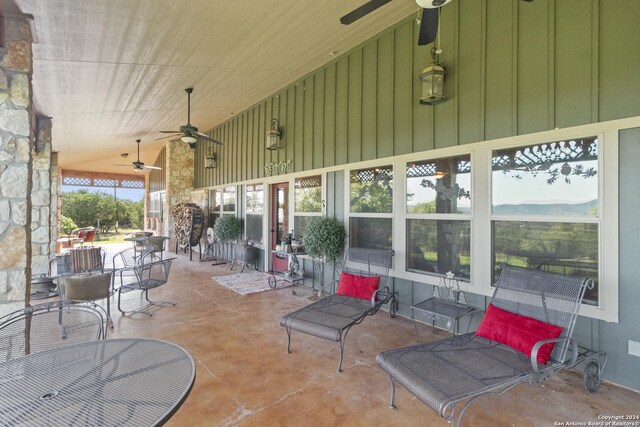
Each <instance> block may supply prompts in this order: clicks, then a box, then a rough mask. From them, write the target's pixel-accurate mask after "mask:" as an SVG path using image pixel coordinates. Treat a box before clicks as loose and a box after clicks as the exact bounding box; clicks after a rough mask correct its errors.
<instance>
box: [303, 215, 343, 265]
mask: <svg viewBox="0 0 640 427" xmlns="http://www.w3.org/2000/svg"><path fill="white" fill-rule="evenodd" d="M346 237H347V233H346V232H345V230H344V226H343V225H342V224H340V223H339V222H338V221H337V220H336V219H335V218H329V217H325V216H321V217H313V218H312V219H311V220H309V222H308V223H307V226H306V228H305V231H304V247H305V250H306V251H307V252H308V253H309V255H311V256H312V257H314V258H324V259H326V260H327V261H330V262H333V263H335V262H336V260H337V259H339V258H340V256H341V255H342V251H343V250H344V241H345V239H346Z"/></svg>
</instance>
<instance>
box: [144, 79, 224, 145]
mask: <svg viewBox="0 0 640 427" xmlns="http://www.w3.org/2000/svg"><path fill="white" fill-rule="evenodd" d="M184 91H185V92H187V124H186V125H183V126H180V130H161V131H160V133H171V134H173V135H182V136H181V137H180V139H181V140H182V141H183V142H186V143H187V144H189V147H190V148H196V142H197V141H198V138H201V139H204V140H205V141H211V142H215V143H216V144H220V145H222V142H220V141H218V140H217V139H213V138H211V137H210V136H209V135H206V134H204V133H202V132H198V128H197V127H195V126H192V125H191V93H192V92H193V88H192V87H188V88H186V89H185V90H184ZM168 137H169V136H163V137H162V138H158V139H163V138H168ZM158 139H156V141H157V140H158Z"/></svg>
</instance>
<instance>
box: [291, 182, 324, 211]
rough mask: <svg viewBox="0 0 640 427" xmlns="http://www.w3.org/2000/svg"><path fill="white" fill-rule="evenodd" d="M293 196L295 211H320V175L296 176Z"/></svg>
mask: <svg viewBox="0 0 640 427" xmlns="http://www.w3.org/2000/svg"><path fill="white" fill-rule="evenodd" d="M294 196H295V197H294V198H295V211H296V212H317V213H320V212H322V177H321V176H320V175H316V176H308V177H305V178H296V180H295V188H294Z"/></svg>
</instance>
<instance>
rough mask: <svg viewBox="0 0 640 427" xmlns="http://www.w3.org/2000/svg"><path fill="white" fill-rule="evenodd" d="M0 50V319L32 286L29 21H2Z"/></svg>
mask: <svg viewBox="0 0 640 427" xmlns="http://www.w3.org/2000/svg"><path fill="white" fill-rule="evenodd" d="M4 24H5V25H4V27H5V33H4V41H5V48H4V49H2V50H1V51H0V315H2V314H5V313H8V312H10V311H13V310H16V309H18V308H22V307H24V306H25V305H26V304H28V296H29V290H30V286H31V197H30V195H31V185H32V159H31V143H32V141H34V135H35V131H34V129H35V120H34V114H33V103H32V95H31V75H32V66H31V65H32V54H31V42H32V39H31V29H30V26H29V22H28V21H27V20H26V19H24V18H23V17H20V16H11V15H5V17H4Z"/></svg>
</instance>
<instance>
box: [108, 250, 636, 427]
mask: <svg viewBox="0 0 640 427" xmlns="http://www.w3.org/2000/svg"><path fill="white" fill-rule="evenodd" d="M237 271H238V269H236V270H235V271H234V272H229V268H228V266H220V267H211V265H210V264H209V263H206V262H201V263H196V262H190V261H189V257H188V255H186V254H180V255H179V256H178V259H177V261H176V262H175V263H174V267H173V269H172V279H171V281H170V282H169V283H168V284H167V285H166V286H164V287H162V288H159V289H158V290H157V291H156V292H155V293H154V294H153V297H154V298H157V299H167V300H172V301H176V302H178V305H176V306H175V307H167V308H163V309H162V310H159V311H157V312H156V313H155V314H154V316H153V317H146V316H135V317H130V316H124V317H121V316H120V315H119V314H115V315H114V322H115V329H114V332H113V333H112V334H111V337H136V336H145V337H152V338H159V339H163V340H168V341H172V342H175V343H178V344H180V345H181V346H183V347H185V348H187V349H189V351H190V352H191V354H192V355H193V357H194V359H195V361H196V366H197V372H198V374H197V377H196V383H195V386H194V388H193V390H192V392H191V395H190V397H189V398H188V399H187V401H186V402H185V403H184V404H183V406H182V408H181V409H180V410H179V411H178V412H177V413H176V414H175V415H174V417H173V418H172V419H171V421H170V423H169V425H175V426H180V425H194V426H195V425H198V426H206V425H221V426H223V425H226V426H229V425H241V426H244V425H247V426H249V425H255V426H257V425H290V426H294V425H312V426H329V425H345V426H347V425H349V426H352V425H355V426H359V425H363V426H364V425H417V424H420V425H429V426H447V425H449V424H448V423H447V422H446V421H445V420H443V419H441V418H440V417H439V416H438V415H437V414H436V413H435V412H433V411H431V410H430V409H429V408H427V407H426V406H424V405H423V404H422V403H421V402H420V401H419V400H418V399H416V398H414V397H413V396H411V395H410V394H409V393H407V392H406V391H405V390H404V389H398V397H397V408H396V409H395V410H393V409H390V408H389V407H388V399H389V394H388V392H389V378H388V376H387V375H386V374H385V373H384V372H383V371H382V370H381V369H379V368H378V367H377V365H376V363H375V355H376V354H377V353H378V352H379V351H382V350H385V349H389V348H396V347H401V346H406V345H411V344H413V343H415V335H414V330H413V323H412V322H411V321H410V320H409V319H406V318H396V319H391V318H389V316H387V315H386V314H385V313H383V314H380V315H377V316H373V317H371V318H370V319H367V321H366V322H364V323H363V324H362V325H361V326H359V328H358V329H357V330H354V331H353V332H352V333H351V334H350V335H349V336H348V338H347V347H348V349H349V350H348V351H347V352H346V353H345V362H344V367H343V369H344V371H343V372H342V373H337V372H336V370H335V364H336V361H337V359H338V356H339V348H338V346H337V345H336V344H335V343H332V342H330V341H324V340H323V341H318V339H317V338H313V337H310V336H308V335H304V334H297V335H296V336H295V337H294V346H293V351H292V353H290V354H287V353H286V352H285V349H286V342H287V336H286V333H285V331H284V329H283V328H281V327H279V326H278V325H279V321H280V317H282V315H283V314H285V313H288V312H290V311H292V310H294V309H297V308H299V307H301V306H302V305H304V304H307V303H308V302H309V301H308V297H310V296H311V292H310V291H309V290H307V291H304V290H298V295H296V296H294V295H291V291H290V289H288V288H283V289H279V290H275V291H269V292H263V293H258V294H253V295H248V296H243V295H240V294H237V293H235V292H233V291H231V290H229V289H226V288H224V287H223V286H220V285H219V284H217V283H215V282H214V281H213V280H211V276H212V275H224V274H231V273H236V272H237ZM298 289H300V288H298ZM128 295H129V296H128V298H129V301H127V302H129V303H132V304H135V303H136V302H138V301H134V300H138V298H139V295H138V294H135V295H134V294H128ZM116 313H117V312H116ZM419 328H420V341H421V342H425V341H431V340H434V339H438V338H442V337H445V336H446V333H445V332H444V331H436V333H435V334H431V327H427V326H426V325H419ZM638 399H639V397H638V394H637V392H635V391H631V390H627V389H625V388H622V387H617V386H613V385H610V384H607V383H605V384H603V385H602V387H601V389H600V391H599V392H598V393H594V394H589V393H587V392H586V391H585V390H584V388H583V385H582V373H581V372H574V371H571V372H568V371H567V372H563V373H562V374H560V375H558V376H556V377H554V378H552V379H550V380H549V381H548V382H545V383H544V384H543V385H520V386H518V387H516V388H515V389H513V390H511V391H510V392H509V393H507V394H505V395H503V396H499V397H485V398H482V399H480V400H479V401H478V402H477V403H476V404H475V405H473V406H471V407H470V409H469V411H468V413H467V414H466V415H465V418H464V420H463V424H462V425H463V426H464V425H495V426H513V425H516V426H552V425H554V422H555V423H560V422H565V423H566V422H588V421H591V422H597V421H599V418H598V417H599V416H602V415H617V414H635V413H636V412H637V405H638ZM565 425H569V424H565ZM575 425H578V424H575Z"/></svg>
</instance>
